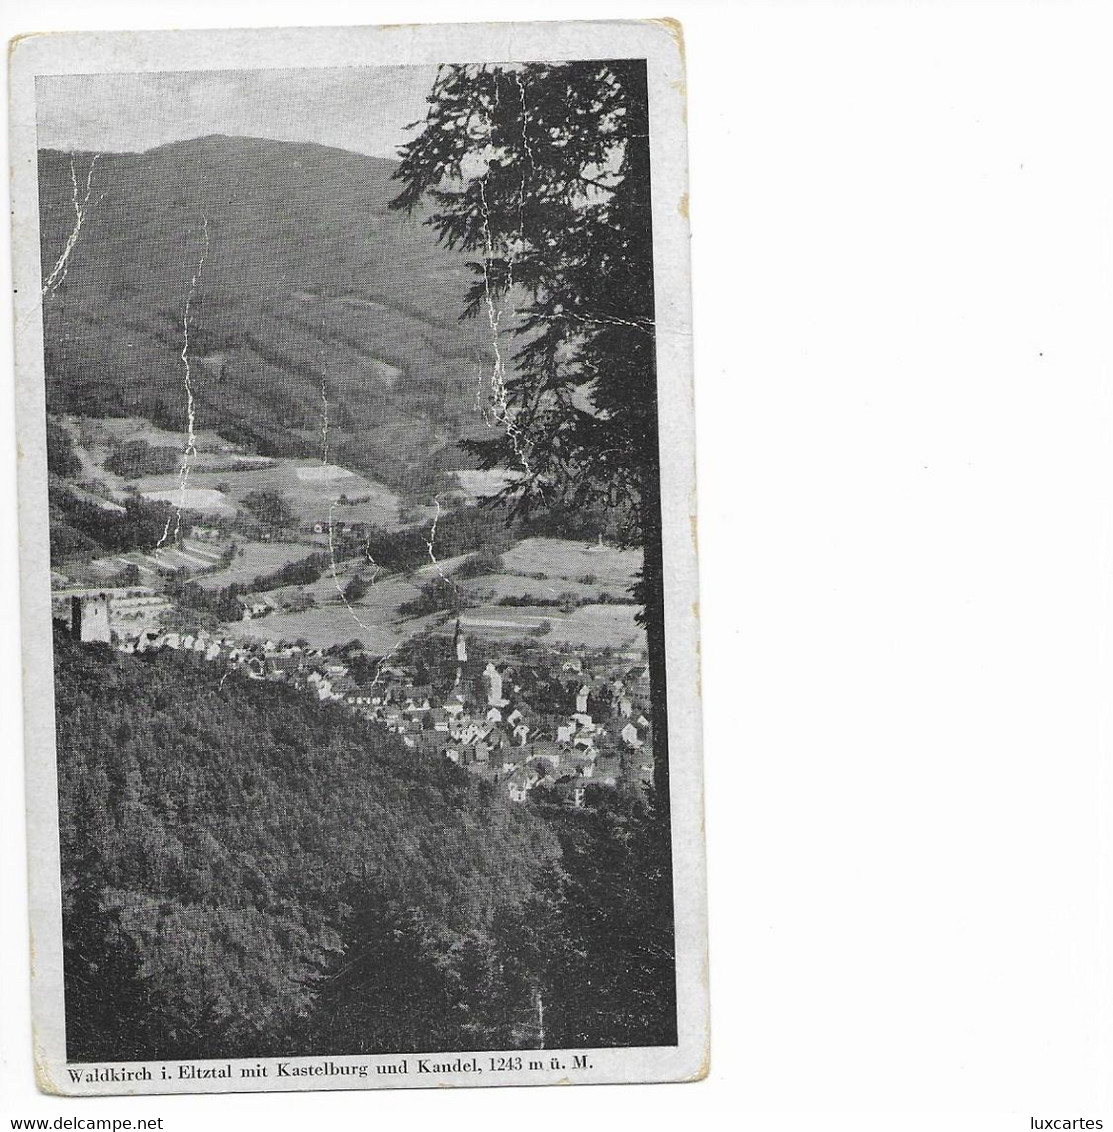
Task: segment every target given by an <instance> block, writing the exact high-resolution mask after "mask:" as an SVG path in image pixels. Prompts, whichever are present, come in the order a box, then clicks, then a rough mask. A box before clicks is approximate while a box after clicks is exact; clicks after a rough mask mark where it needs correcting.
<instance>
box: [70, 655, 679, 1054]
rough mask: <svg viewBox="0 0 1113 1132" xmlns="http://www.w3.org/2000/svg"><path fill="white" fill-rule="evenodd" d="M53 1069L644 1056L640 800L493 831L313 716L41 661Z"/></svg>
mask: <svg viewBox="0 0 1113 1132" xmlns="http://www.w3.org/2000/svg"><path fill="white" fill-rule="evenodd" d="M55 689H56V698H57V735H58V762H59V790H60V817H61V850H62V870H63V913H64V924H65V932H64V937H65V990H66V1020H67V1053H68V1057H69V1059H70V1060H73V1061H95V1060H109V1059H110V1060H113V1061H120V1060H138V1059H147V1058H190V1057H199V1056H205V1057H218V1056H226V1057H232V1056H263V1055H268V1054H291V1053H320V1054H324V1053H331V1054H342V1053H360V1052H368V1053H371V1052H403V1051H418V1050H423V1049H424V1050H431V1049H453V1048H457V1049H476V1048H490V1049H498V1048H529V1047H533V1046H540V1045H545V1046H547V1047H549V1048H556V1047H561V1046H565V1047H567V1046H625V1045H669V1044H674V1043H675V1040H676V1036H675V991H674V984H673V959H672V922H671V877H670V870H669V868H668V857H667V850H668V839H667V830H665V829H664V828H662V827H661V819H660V818H659V816H658V815H657V811H656V809H655V807H654V806H653V804H652V798H651V797H649V796H647V797H644V798H643V797H639V796H636V795H620V794H617V793H615V792H613V791H611V792H605V793H604V792H595V793H596V794H598V795H599V797H597V798H594V799H593V804H592V805H591V806H589V807H588V808H586V809H584V810H581V811H575V812H571V811H568V810H566V809H563V808H561V807H560V806H558V805H552V806H545V805H540V806H530V807H525V806H516V805H513V804H512V803H510V802H509V801H507V800H506V798H505V796H504V795H503V794H502V793H501V792H499V791H498V790H497V789H496V788H495V787H493V786H491V785H490V784H487V783H482V782H479V781H477V780H475V779H473V778H471V777H470V776H469V775H468V774H467V773H466V772H465V771H462V770H460V769H459V768H457V767H456V766H455V765H453V764H452V763H450V762H449V761H448V760H444V759H439V758H432V759H431V758H428V757H422V756H416V755H414V754H413V753H412V752H410V751H409V750H407V748H405V747H404V746H403V745H402V744H401V742H400V741H399V740H398V739H396V738H395V737H394V736H392V735H390V734H388V733H387V732H385V731H383V730H381V729H379V728H378V727H376V726H375V725H373V724H370V723H368V722H366V721H364V720H363V719H361V718H359V717H357V716H355V715H354V714H352V713H350V712H349V711H347V710H346V709H344V708H343V707H341V706H339V705H334V704H321V703H319V702H317V701H316V700H315V699H314V698H313V697H311V696H309V695H307V694H305V693H303V692H299V691H297V690H295V689H292V688H287V687H284V686H282V685H279V684H274V683H269V682H255V681H251V680H248V679H246V678H243V677H240V676H238V675H235V674H222V673H221V672H220V671H219V670H216V669H215V668H214V666H212V665H207V664H206V663H205V662H204V661H202V660H200V659H199V658H197V657H195V656H192V655H181V654H178V653H172V652H162V653H157V654H146V655H140V656H129V655H123V654H120V653H116V652H113V651H112V650H110V649H109V648H108V647H107V646H102V645H81V644H77V643H75V642H73V641H71V640H69V639H68V638H66V637H65V636H64V635H62V634H58V635H56V637H55Z"/></svg>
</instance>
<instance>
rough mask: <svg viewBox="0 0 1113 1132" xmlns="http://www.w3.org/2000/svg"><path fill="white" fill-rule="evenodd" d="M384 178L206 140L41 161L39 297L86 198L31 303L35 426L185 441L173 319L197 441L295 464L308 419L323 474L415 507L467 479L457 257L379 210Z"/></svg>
mask: <svg viewBox="0 0 1113 1132" xmlns="http://www.w3.org/2000/svg"><path fill="white" fill-rule="evenodd" d="M71 161H72V162H73V170H72V174H71V167H70V163H71ZM396 168H397V163H396V162H393V161H391V160H390V159H389V158H383V157H374V156H370V155H365V154H358V153H354V152H352V151H348V150H342V149H337V148H335V147H331V146H323V145H319V144H317V143H313V142H304V143H303V142H280V141H274V140H271V139H266V138H252V137H240V136H233V135H224V134H209V135H204V136H202V137H199V138H193V139H186V140H183V141H177V142H170V143H167V144H165V145H162V146H157V147H154V148H153V149H149V150H146V151H143V152H142V153H137V154H131V153H119V154H117V153H102V154H96V155H94V153H93V152H92V151H84V152H74V153H72V154H71V153H69V152H67V151H63V150H57V149H43V150H40V151H39V194H40V217H41V252H42V265H43V267H42V270H43V278H44V280H46V279H48V278H49V276H50V274H51V271H52V269H53V268H54V266H55V265H56V264H57V263H58V261H59V258H60V257H61V255H62V254H63V249H64V248H65V246H66V242H67V240H68V239H69V237H70V235H71V233H72V231H73V228H74V222H75V210H74V205H75V200H76V203H78V204H82V201H83V198H84V196H85V187H86V183H88V188H89V196H88V201H87V203H85V204H84V205H83V207H84V217H83V222H82V226H81V230H80V232H79V233H78V238H77V240H76V242H75V243H74V245H73V247H72V250H71V252H70V255H69V257H68V260H67V261H66V266H65V271H64V272H63V273H62V275H61V277H60V278H59V279H58V280H57V285H56V286H55V287H53V288H52V289H50V290H49V291H48V293H47V294H46V296H44V303H43V306H44V328H45V341H46V359H45V360H46V372H47V399H48V408H49V410H50V411H51V412H54V413H61V412H77V413H82V414H85V415H91V416H122V415H139V416H146V417H148V418H149V419H151V420H153V421H155V423H157V424H159V425H161V426H162V427H168V428H172V429H175V430H176V431H181V432H184V430H185V428H186V422H187V416H188V413H187V397H186V395H185V390H184V388H183V385H184V366H183V362H182V356H181V355H182V350H183V346H184V342H185V335H184V331H185V325H184V322H185V319H184V316H185V311H186V308H187V304H188V309H189V330H188V332H189V355H190V361H191V363H196V364H191V375H190V376H191V382H192V384H193V390H192V394H193V397H194V408H195V410H196V414H197V419H196V424H197V427H207V428H215V429H216V430H217V431H219V432H221V433H222V434H223V435H225V436H228V438H229V439H231V440H234V441H237V442H240V443H246V444H248V445H249V446H251V447H254V448H255V449H257V450H258V451H260V452H263V453H265V454H271V455H283V454H286V455H314V454H317V453H318V446H319V444H320V436H321V430H322V424H323V422H324V419H325V418H324V412H325V411H326V410H327V412H328V413H329V419H328V426H329V430H330V433H331V436H330V448H331V451H332V453H333V455H334V457H335V458H337V459H339V460H341V461H345V462H347V463H350V464H351V465H353V466H354V467H356V468H358V469H360V470H362V471H366V472H369V473H371V474H373V475H375V476H376V477H377V478H380V479H383V480H385V481H386V482H388V483H391V484H392V485H393V486H396V487H398V488H401V489H402V490H404V491H409V492H411V493H413V494H417V495H420V494H422V493H425V492H431V490H433V489H434V487H435V484H436V482H437V481H438V480H439V477H440V475H441V474H442V473H443V472H444V471H446V470H452V469H453V468H456V467H466V466H469V461H468V459H467V458H466V457H465V456H464V454H463V453H462V452H461V451H460V450H459V449H458V448H457V447H456V445H455V441H456V440H459V439H461V438H463V437H467V436H475V435H479V434H480V433H481V432H482V431H483V430H484V429H485V428H486V425H485V424H484V422H483V419H482V417H481V415H480V414H479V413H478V412H477V411H476V409H475V398H476V390H477V388H478V387H479V383H480V381H481V380H482V375H483V373H484V372H485V370H486V369H487V368H488V367H489V365H490V357H491V343H490V340H489V338H490V335H489V330H488V328H487V327H486V326H485V325H481V324H480V323H478V322H475V321H473V322H463V323H462V322H460V321H459V313H460V311H461V309H462V305H463V294H464V291H465V288H466V286H467V284H468V282H469V281H470V279H471V277H472V273H471V269H470V268H469V267H468V265H467V259H466V256H464V255H463V254H460V253H457V252H452V251H449V250H447V249H445V248H443V247H441V246H439V245H438V244H437V243H436V241H435V239H434V237H433V234H432V232H431V231H430V230H429V229H428V228H427V227H426V226H424V225H423V224H422V222H421V221H422V218H421V217H416V216H415V217H407V216H405V215H404V214H401V213H398V212H393V211H391V210H390V209H389V202H390V200H391V199H392V198H393V197H394V196H395V195H396V192H397V185H396V184H395V183H394V182H393V179H392V174H393V171H394V170H395V169H396ZM86 178H88V181H86ZM75 181H76V184H77V196H76V198H75V193H74V182H75ZM446 438H447V446H446Z"/></svg>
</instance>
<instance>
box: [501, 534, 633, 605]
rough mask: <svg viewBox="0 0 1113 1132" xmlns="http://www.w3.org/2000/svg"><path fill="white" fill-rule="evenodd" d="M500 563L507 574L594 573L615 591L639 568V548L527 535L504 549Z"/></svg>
mask: <svg viewBox="0 0 1113 1132" xmlns="http://www.w3.org/2000/svg"><path fill="white" fill-rule="evenodd" d="M502 561H503V567H504V570H505V572H506V573H508V574H543V575H544V576H545V577H546V578H569V579H572V580H575V579H576V578H582V577H584V576H585V575H587V574H593V575H594V576H595V577H596V578H597V579H598V581H599V583H600V584H601V585H603V586H604V587H605V588H607V589H610V590H611V591H612V592H614V593H619V592H622V591H623V590H625V589H627V588H628V587H629V586H630V585H631V584H632V583H633V582H634V579H635V575H636V574H637V572H638V571H639V570H640V569H641V565H642V552H641V551H640V550H616V549H615V548H614V547H610V546H604V547H602V548H599V547H597V546H595V545H593V544H592V543H585V542H571V541H569V540H567V539H555V538H527V539H523V540H522V541H521V542H520V543H518V544H517V545H515V546H513V547H511V548H510V549H509V550H507V551H506V552H505V553H504V554H503V556H502Z"/></svg>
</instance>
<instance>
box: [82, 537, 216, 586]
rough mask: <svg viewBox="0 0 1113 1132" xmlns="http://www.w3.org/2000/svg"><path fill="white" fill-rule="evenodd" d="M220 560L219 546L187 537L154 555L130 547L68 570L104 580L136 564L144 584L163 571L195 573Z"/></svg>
mask: <svg viewBox="0 0 1113 1132" xmlns="http://www.w3.org/2000/svg"><path fill="white" fill-rule="evenodd" d="M219 561H220V548H219V547H214V546H212V545H211V544H209V543H200V542H195V541H193V540H191V539H185V540H183V542H182V545H181V546H180V547H177V546H165V547H163V548H162V549H161V550H156V551H153V552H152V553H150V554H144V553H143V552H142V551H140V550H129V551H128V552H127V553H125V554H111V555H107V556H105V557H104V558H96V559H94V560H93V561H92V562H90V563H89V564H88V566H87V567H85V568H84V569H82V568H80V567H78V566H68V567H67V568H66V569H67V571H69V572H70V573H71V574H72V575H73V576H74V577H75V578H82V579H83V580H87V581H90V582H92V581H98V582H103V581H106V580H109V579H111V578H114V577H115V576H116V575H117V574H119V573H120V571H121V570H123V569H124V567H126V566H136V567H137V568H138V569H139V581H140V584H141V585H150V584H151V582H153V581H154V580H155V579H156V577H157V576H158V572H159V570H188V571H189V572H190V573H194V572H196V571H198V570H206V569H209V568H210V567H212V566H214V565H216V564H217V563H218V562H219Z"/></svg>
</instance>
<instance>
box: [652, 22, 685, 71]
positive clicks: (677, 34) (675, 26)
mask: <svg viewBox="0 0 1113 1132" xmlns="http://www.w3.org/2000/svg"><path fill="white" fill-rule="evenodd" d="M648 22H649V23H651V24H656V25H657V26H658V27H661V28H664V30H665V31H666V32H668V34H669V37H670V38H671V39H672V41H673V43H675V44H676V50H677V51H678V52H679V53H680V62H681V65H682V66H683V65H686V64H687V52H686V50H685V47H684V25H683V24H682V23H681V22H680V21H679V20H678V19H677V18H676V17H675V16H657V17H655V18H654V19H651V20H649V21H648Z"/></svg>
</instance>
